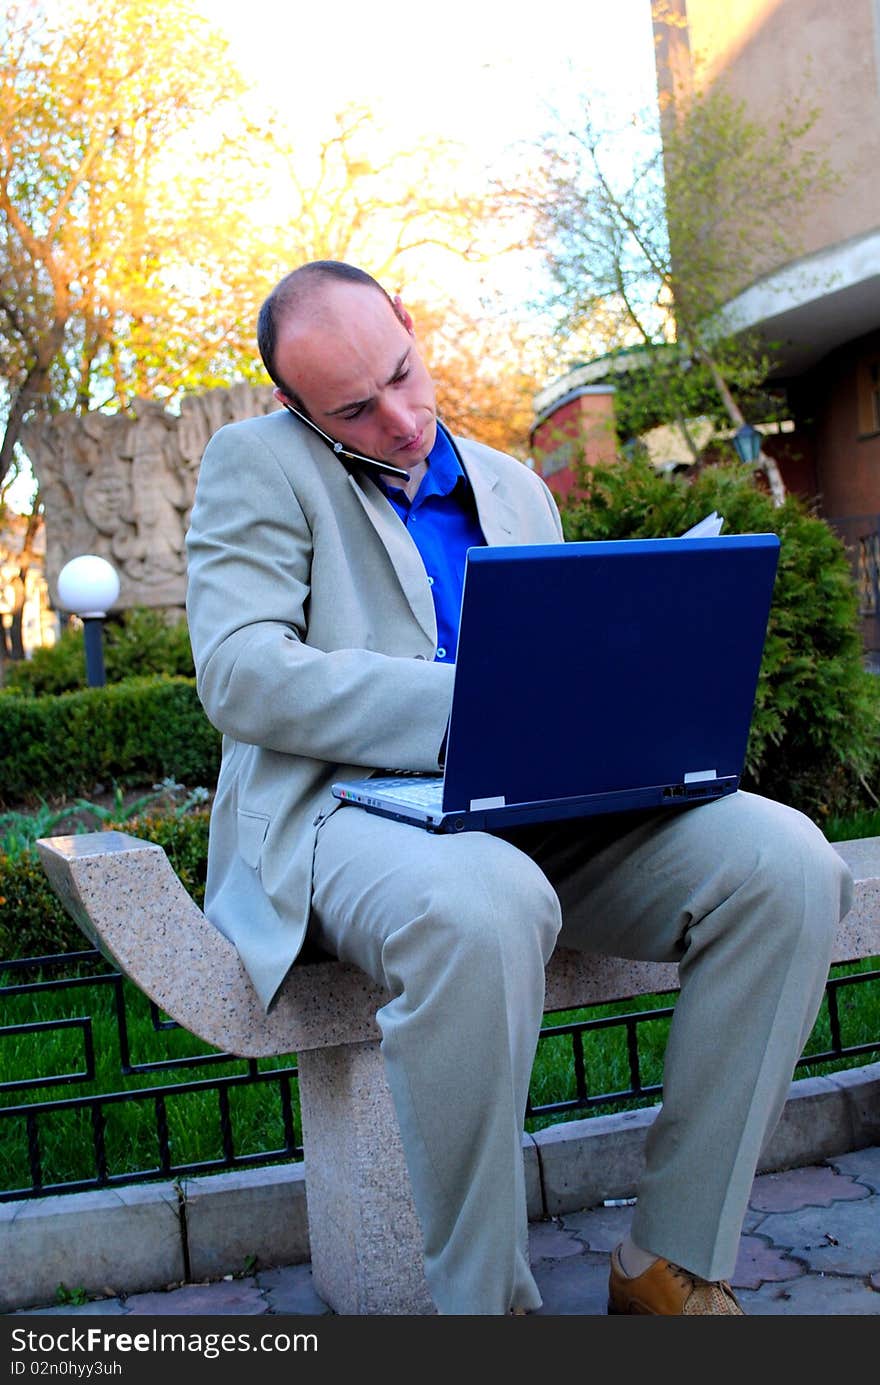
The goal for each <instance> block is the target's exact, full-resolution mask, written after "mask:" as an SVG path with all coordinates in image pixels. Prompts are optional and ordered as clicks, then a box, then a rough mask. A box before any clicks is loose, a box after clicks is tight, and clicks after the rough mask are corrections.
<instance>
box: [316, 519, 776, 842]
mask: <svg viewBox="0 0 880 1385" xmlns="http://www.w3.org/2000/svg"><path fill="white" fill-rule="evenodd" d="M778 556H779V539H778V537H777V535H776V534H724V535H721V534H717V535H710V536H708V537H699V536H698V537H693V536H683V537H680V538H657V539H615V540H603V541H586V542H580V543H576V542H572V543H558V544H556V543H554V544H537V545H523V546H498V547H486V548H471V549H469V550H468V554H467V560H466V567H465V582H464V592H463V596H462V608H461V625H460V631H459V641H458V649H457V656H456V665H455V678H454V686H453V696H452V709H451V714H450V720H449V728H448V736H447V746H446V761H445V768H444V772H443V773H442V774H436V775H396V774H395V775H390V774H387V773H379V774H376V775H371V776H370V777H368V778H365V779H354V780H347V781H339V782H337V783H335V784H334V785H333V793H334V795H335V796H336V797H337V798H338V799H341V800H342V801H343V803H345V804H356V805H358V806H360V807H361V808H364V809H366V810H367V811H368V812H372V813H379V814H381V815H383V816H385V817H389V818H394V819H396V820H398V821H400V822H409V823H413V824H416V825H418V826H420V827H423V828H426V829H427V830H428V831H432V832H462V831H470V830H483V831H492V830H493V829H496V828H509V827H512V826H516V825H520V824H526V823H533V822H544V821H552V820H556V819H563V818H571V817H582V816H587V815H590V814H594V813H619V812H628V811H633V810H643V809H654V808H657V809H660V808H670V809H672V808H676V807H683V806H686V805H695V804H697V803H701V802H707V801H711V800H713V799H717V798H720V797H722V796H723V795H725V794H730V793H733V792H734V791H735V790H736V789H737V787H738V785H739V780H740V776H741V774H742V771H743V766H744V762H745V754H746V745H747V741H748V735H749V728H750V724H751V717H752V711H753V708H754V700H755V692H756V688H757V682H758V674H759V672H760V667H761V657H762V653H763V647H764V639H765V635H766V630H767V621H768V617H769V612H770V603H771V600H772V595H773V584H774V580H775V576H776V567H777V561H778Z"/></svg>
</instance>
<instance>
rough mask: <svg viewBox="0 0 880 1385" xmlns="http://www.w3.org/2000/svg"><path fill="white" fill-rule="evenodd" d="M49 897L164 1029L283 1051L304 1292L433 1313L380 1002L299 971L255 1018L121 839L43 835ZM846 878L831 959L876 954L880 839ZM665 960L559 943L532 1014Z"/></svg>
mask: <svg viewBox="0 0 880 1385" xmlns="http://www.w3.org/2000/svg"><path fill="white" fill-rule="evenodd" d="M37 849H38V851H39V855H40V859H41V861H42V864H43V867H44V869H45V871H46V874H47V876H48V878H49V881H50V882H51V884H52V886H53V888H54V890H55V892H56V893H57V894H58V896H59V897H60V899H61V900H62V901H63V903H64V904H65V906H66V908H67V909H68V911H69V912H70V914H71V915H72V916H73V918H74V919H75V920H76V922H77V923H78V924H79V926H80V928H81V929H82V930H83V932H84V933H85V934H86V936H87V937H88V938H89V939H90V940H91V942H92V943H93V944H94V946H96V947H97V948H99V949H100V951H101V952H102V953H103V954H104V955H105V956H106V957H107V958H108V959H109V960H110V961H111V962H112V963H113V964H114V965H115V966H117V967H118V968H119V970H120V971H121V972H123V973H124V974H125V975H126V976H128V977H130V978H131V980H132V981H134V982H135V984H136V985H137V986H138V987H139V989H140V990H142V991H143V992H144V993H145V994H146V995H147V996H149V997H150V999H151V1000H153V1001H155V1003H156V1004H157V1005H158V1006H159V1007H160V1008H161V1009H162V1010H163V1011H164V1012H165V1013H166V1014H167V1015H169V1016H170V1017H171V1018H172V1019H174V1020H176V1021H177V1022H178V1023H179V1024H180V1025H181V1026H182V1027H183V1028H185V1029H187V1030H189V1031H190V1032H191V1033H193V1034H195V1035H197V1036H198V1037H199V1038H201V1039H203V1040H204V1041H205V1042H207V1043H209V1044H211V1045H212V1046H214V1047H215V1048H217V1049H219V1050H220V1051H222V1052H227V1053H232V1054H235V1055H237V1056H240V1057H246V1058H259V1057H265V1056H271V1055H276V1054H282V1053H295V1054H296V1055H297V1067H298V1072H299V1089H300V1100H301V1106H302V1124H303V1147H304V1153H305V1159H304V1164H305V1175H306V1202H307V1208H308V1225H309V1245H310V1256H311V1263H312V1273H313V1278H314V1283H315V1287H316V1289H317V1291H318V1293H319V1294H320V1295H321V1297H322V1298H323V1299H324V1300H325V1302H327V1303H328V1304H329V1306H330V1307H331V1308H332V1309H334V1310H335V1311H336V1312H338V1313H344V1314H383V1313H384V1314H419V1313H431V1312H433V1305H432V1304H431V1300H430V1298H429V1295H428V1291H427V1286H426V1284H425V1279H424V1274H423V1269H422V1255H421V1237H420V1233H419V1228H418V1223H417V1221H416V1216H415V1210H414V1208H413V1205H412V1197H411V1193H410V1191H409V1177H408V1174H407V1171H406V1166H405V1164H404V1160H403V1151H402V1148H401V1144H400V1137H399V1134H398V1130H397V1121H396V1117H395V1113H394V1108H393V1105H392V1102H391V1096H390V1092H389V1090H388V1087H387V1084H386V1081H385V1075H384V1069H383V1062H382V1057H381V1054H380V1051H379V1030H378V1026H377V1025H376V1019H375V1015H376V1011H377V1009H378V1008H379V1007H380V1006H381V1005H382V1004H384V1002H385V1000H386V999H387V997H386V996H385V994H384V992H383V991H382V990H381V989H380V988H379V987H377V986H375V985H374V984H373V983H372V982H371V981H370V980H369V979H368V978H367V977H366V976H365V975H364V974H363V973H362V972H361V971H359V970H358V969H357V968H355V967H351V966H346V965H343V964H341V963H338V962H334V961H323V962H313V963H309V962H298V963H297V964H296V965H295V966H294V967H292V968H291V970H290V972H289V974H288V976H287V978H286V980H285V982H284V985H283V987H282V988H281V991H280V993H279V996H278V999H277V1002H276V1003H275V1005H274V1006H273V1008H272V1010H271V1012H270V1013H269V1014H268V1015H267V1014H265V1013H264V1011H263V1008H262V1006H261V1004H260V1002H259V1000H258V998H257V996H256V994H255V992H254V990H253V987H252V985H251V982H250V980H249V978H248V976H247V973H246V972H245V970H244V967H243V966H242V964H241V961H240V960H239V957H238V953H237V952H236V950H235V948H234V946H233V945H232V944H231V943H230V942H229V941H228V940H227V939H226V938H225V937H224V936H223V934H221V933H220V932H219V931H218V930H217V929H216V928H214V927H213V926H212V925H211V924H210V923H209V922H208V920H207V919H206V918H205V916H204V914H203V913H202V911H201V910H200V909H199V908H198V906H197V905H196V904H195V902H194V901H193V900H192V899H191V897H190V896H189V894H188V893H187V891H186V890H185V889H184V887H183V885H182V884H181V883H180V881H179V879H178V877H177V876H176V875H175V873H174V871H173V869H172V867H171V865H170V862H169V861H168V858H167V856H166V855H165V852H164V851H163V849H162V848H161V847H159V846H155V845H153V844H152V843H150V842H146V841H142V840H140V839H138V838H136V837H132V836H129V835H128V834H126V833H123V832H94V833H84V834H81V835H77V836H69V837H49V838H43V839H42V840H40V841H39V842H38V843H37ZM837 850H838V851H839V852H840V854H841V856H842V857H843V858H844V859H845V860H846V862H847V864H848V865H849V867H850V869H851V870H852V872H853V875H854V877H855V879H856V882H857V890H856V902H855V905H854V907H853V909H852V910H851V911H850V913H849V914H848V915H847V917H846V918H845V919H844V920H843V921H842V923H841V925H840V928H839V930H838V936H837V940H836V945H835V950H834V957H833V960H834V961H835V962H850V961H853V960H855V959H858V958H862V957H871V956H875V955H877V954H880V837H871V838H865V839H861V840H856V841H851V842H844V843H839V844H838V846H837ZM677 984H678V982H677V969H676V967H675V966H674V965H673V964H667V963H647V962H630V961H624V960H622V959H617V958H601V957H595V956H590V955H588V954H583V953H580V952H572V951H569V950H566V949H563V948H558V949H557V950H556V952H555V954H554V956H553V957H552V959H551V961H550V963H549V965H548V967H547V986H546V1002H545V1010H546V1011H548V1012H552V1011H557V1010H564V1009H575V1008H579V1007H581V1006H585V1005H594V1004H598V1003H601V1002H606V1001H619V1000H622V999H624V998H628V997H632V996H637V995H644V994H648V993H651V992H655V991H669V990H675V989H676V988H677Z"/></svg>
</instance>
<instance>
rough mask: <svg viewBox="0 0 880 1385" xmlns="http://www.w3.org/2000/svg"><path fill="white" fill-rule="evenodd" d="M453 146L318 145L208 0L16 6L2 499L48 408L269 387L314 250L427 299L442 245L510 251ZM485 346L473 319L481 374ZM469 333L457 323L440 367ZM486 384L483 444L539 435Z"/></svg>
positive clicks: (8, 160) (6, 223) (0, 158)
mask: <svg viewBox="0 0 880 1385" xmlns="http://www.w3.org/2000/svg"><path fill="white" fill-rule="evenodd" d="M252 99H254V100H255V101H256V102H257V103H258V113H257V114H256V115H251V114H250V110H251V107H250V104H249V103H250V101H251V100H252ZM453 154H454V151H452V150H451V149H450V148H447V147H445V146H442V145H434V146H428V145H427V144H426V143H425V142H421V143H417V144H415V145H414V146H413V147H412V148H410V149H405V150H401V149H395V148H391V147H389V144H388V141H387V140H384V139H383V136H382V133H381V131H380V130H379V129H378V128H377V125H376V122H375V121H374V120H373V119H372V117H371V116H370V114H369V113H368V112H365V111H363V110H358V109H353V108H348V107H347V108H345V109H343V110H342V111H340V113H339V115H338V116H337V117H336V120H335V122H334V123H333V126H332V128H331V130H330V131H329V133H328V134H326V135H325V136H324V137H318V136H310V140H309V141H308V142H306V141H303V140H302V139H301V138H298V139H296V140H295V141H294V140H293V138H292V137H291V136H290V135H288V134H287V133H286V132H285V130H284V125H283V122H282V121H281V120H280V119H279V118H278V117H277V116H276V114H275V113H273V112H272V111H271V110H268V109H267V108H266V105H265V102H264V101H261V100H260V97H259V93H257V92H254V91H251V90H250V89H248V87H247V85H246V83H245V82H244V80H243V78H242V77H241V76H240V75H239V74H238V72H237V70H236V67H235V64H234V62H233V61H232V59H231V56H230V53H229V49H228V45H227V43H226V41H225V39H223V38H222V37H221V36H220V34H219V32H218V31H216V30H215V29H214V28H213V27H212V25H211V24H210V22H209V21H208V20H206V19H205V18H204V16H203V15H202V14H200V13H199V10H198V8H197V5H196V0H43V3H41V0H13V3H12V4H11V5H10V6H9V7H8V8H7V9H6V11H5V13H4V14H3V15H2V16H0V356H2V359H3V362H4V370H3V377H4V378H3V380H2V381H0V425H2V433H0V498H2V496H3V495H4V492H5V489H6V486H7V485H8V482H9V480H10V479H11V478H12V477H13V476H14V474H15V469H16V467H17V466H19V465H20V464H21V460H22V453H21V450H20V447H19V445H18V443H19V438H20V436H21V429H22V425H23V423H24V422H25V420H27V419H29V418H31V417H33V416H35V415H39V414H40V413H41V412H46V413H51V412H56V411H58V410H72V411H75V412H78V413H85V412H87V411H89V410H93V409H101V410H105V411H111V412H115V411H117V410H121V409H128V408H130V407H131V406H132V405H133V403H134V401H135V400H136V399H138V398H143V397H146V398H152V399H159V400H161V401H163V402H165V403H166V404H167V405H169V406H171V407H173V406H174V405H175V404H176V402H177V401H178V400H179V398H180V397H181V396H182V395H183V394H184V393H186V392H193V391H202V390H205V389H209V388H211V387H212V386H216V385H228V384H232V383H235V382H237V381H242V380H243V381H251V382H253V383H265V376H264V375H263V372H262V366H261V364H260V362H259V359H258V356H257V353H256V344H255V323H256V317H257V312H258V309H259V305H260V303H261V302H262V300H263V298H264V297H265V295H266V293H267V292H268V291H269V289H270V288H271V286H272V284H273V283H274V282H275V281H276V280H277V278H278V277H280V275H281V274H283V273H284V272H286V271H287V270H288V269H290V268H292V267H293V266H294V265H296V264H298V263H302V262H303V261H306V260H311V259H323V258H334V259H349V260H353V261H354V262H356V263H360V264H363V265H364V267H365V268H368V269H370V270H371V271H372V272H373V273H375V274H376V275H377V277H379V278H382V279H386V278H390V277H392V276H393V278H394V279H395V280H399V279H401V278H403V277H405V276H406V275H407V274H411V275H412V276H413V282H415V283H416V284H417V285H418V287H419V294H418V297H419V298H421V297H422V294H423V293H424V292H425V291H426V289H427V288H428V287H429V285H428V283H427V281H426V280H425V279H424V277H423V276H422V275H421V271H422V270H423V268H424V266H425V265H426V264H427V263H428V261H429V259H430V257H431V256H432V255H433V256H434V257H435V259H437V258H438V257H439V259H441V260H442V259H443V258H444V257H445V262H446V263H447V264H448V265H454V264H455V263H461V262H472V263H480V262H481V261H485V260H486V258H487V257H488V256H489V255H490V254H494V253H499V252H500V251H501V250H502V249H503V248H504V245H505V243H506V242H505V235H506V232H505V229H504V224H503V218H502V217H501V215H500V210H499V209H498V204H497V203H493V202H492V201H491V200H490V198H489V197H488V196H487V195H486V194H485V193H484V192H482V191H481V192H480V193H479V194H477V195H470V194H466V193H465V194H462V193H461V192H460V191H459V190H457V188H455V187H454V179H453V177H452V174H453V172H454V156H453ZM438 262H439V261H438ZM448 298H449V300H450V301H452V300H454V299H455V290H454V289H450V290H449V293H448ZM442 299H443V292H442V290H440V291H439V294H438V292H435V296H434V300H433V301H432V304H431V311H432V312H435V311H436V310H437V308H438V306H439V303H440V302H441V301H442ZM437 339H438V341H439V335H438V338H437ZM476 340H477V336H476V335H475V331H474V325H473V323H472V324H471V325H470V329H469V330H468V331H467V333H466V334H465V333H463V334H462V352H461V355H462V359H463V365H462V367H461V370H460V374H462V375H464V376H465V377H467V376H468V375H470V374H472V373H473V372H472V362H473V356H474V354H475V349H474V347H473V346H472V343H474V342H475V341H476ZM453 346H454V342H453V339H452V338H451V337H450V335H449V333H448V332H447V334H446V336H445V339H444V341H443V347H442V350H441V349H440V347H439V346H438V348H437V350H438V355H439V356H441V357H442V359H443V362H444V363H448V362H449V361H450V359H451V357H450V351H452V348H453ZM452 354H453V355H454V351H453V352H452ZM481 378H482V381H483V383H482V385H481V399H482V400H483V403H482V404H481V412H482V416H483V419H484V422H485V427H484V433H486V434H488V436H487V437H486V440H487V441H495V442H496V444H498V445H504V444H505V443H508V442H510V441H511V439H512V438H513V437H516V438H519V437H520V436H521V434H523V435H524V433H523V430H522V423H521V419H522V415H523V406H522V403H521V402H520V405H519V413H518V414H517V418H516V422H515V423H513V424H510V425H507V424H506V422H505V421H506V420H507V419H508V418H509V417H510V405H509V399H508V395H509V389H508V385H507V381H506V379H505V378H504V376H503V372H501V373H499V374H498V376H497V378H496V377H495V376H493V375H491V374H490V373H489V372H486V371H483V372H482V373H481ZM517 388H518V390H519V398H520V401H521V400H522V396H523V393H524V388H525V387H524V386H522V385H521V384H518V385H517ZM493 390H494V391H495V396H492V398H490V397H489V396H491V395H492V391H493ZM493 399H494V400H495V402H494V403H493V402H492V401H493ZM461 412H462V411H461V410H458V411H457V410H456V409H455V408H453V409H452V410H451V416H450V422H451V423H452V425H453V426H456V425H457V422H458V419H459V416H461ZM525 431H527V429H526V430H525ZM33 508H34V511H35V513H37V512H39V511H40V499H39V496H37V497H36V499H35V501H34V505H33ZM14 619H15V617H14ZM17 639H18V636H17V635H15V633H14V632H13V637H12V647H13V648H17V647H18V644H17Z"/></svg>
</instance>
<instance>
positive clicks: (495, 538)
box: [348, 438, 517, 644]
mask: <svg viewBox="0 0 880 1385" xmlns="http://www.w3.org/2000/svg"><path fill="white" fill-rule="evenodd" d="M452 443H453V446H454V447H455V449H456V452H457V454H458V459H459V461H460V462H461V464H462V467H463V469H464V471H465V473H466V475H467V478H468V481H469V482H470V484H471V488H472V490H473V493H474V501H475V503H476V506H477V516H478V518H479V521H480V528H481V529H482V531H483V537H484V539H485V540H486V543H487V544H509V543H515V542H516V534H517V518H516V509H515V508H514V506H513V505H511V504H510V503H509V502H508V500H507V499H506V498H505V497H504V495H503V494H502V493H501V491H502V489H503V488H502V487H499V483H498V477H497V475H496V474H495V472H494V471H493V470H492V469H491V468H490V467H488V466H486V465H485V464H484V463H483V462H482V460H481V459H480V458H478V457H477V456H476V455H474V454H473V453H472V452H470V449H469V448H468V445H467V440H466V439H458V438H455V439H452ZM348 482H349V485H350V486H351V488H352V490H353V491H354V493H355V495H356V496H357V498H358V500H359V502H360V504H361V506H362V507H363V510H364V513H365V514H366V516H367V518H368V519H369V521H370V523H371V524H372V526H373V528H374V529H375V531H376V533H377V535H378V537H379V540H380V542H381V543H382V546H383V547H384V549H385V551H386V553H387V554H388V557H389V559H390V560H391V564H392V566H393V568H394V571H395V573H396V575H397V579H398V581H399V582H400V585H401V587H402V588H403V592H404V595H405V596H406V599H407V601H408V602H409V604H410V607H411V609H412V613H413V615H414V616H415V618H416V620H417V621H418V623H419V625H420V626H421V628H422V630H423V631H424V633H425V634H426V635H427V637H428V639H429V640H431V641H432V643H433V644H436V642H437V620H436V616H435V613H434V602H433V600H432V597H431V588H430V587H429V586H428V583H427V581H426V578H425V566H424V563H423V562H422V559H421V555H420V553H419V550H418V549H417V548H416V546H415V544H414V543H413V540H412V539H411V538H410V535H409V532H408V531H407V528H406V525H405V524H402V523H401V521H400V519H399V518H398V516H397V514H396V513H395V511H394V509H393V508H392V506H391V505H389V504H388V501H387V500H386V499H385V497H384V495H383V494H382V492H381V491H380V489H379V487H378V486H377V485H374V484H373V483H372V482H368V481H367V482H365V481H362V480H361V479H360V478H359V477H357V476H355V475H354V474H353V473H351V472H350V473H349V476H348Z"/></svg>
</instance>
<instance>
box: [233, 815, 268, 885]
mask: <svg viewBox="0 0 880 1385" xmlns="http://www.w3.org/2000/svg"><path fill="white" fill-rule="evenodd" d="M268 830H269V819H268V817H267V816H266V815H265V814H264V813H248V812H244V811H243V810H242V809H241V808H239V810H238V854H239V855H240V856H241V859H242V860H243V861H244V863H245V865H248V866H251V867H252V869H253V870H259V868H260V855H261V853H262V850H263V842H264V841H265V840H266V833H267V832H268Z"/></svg>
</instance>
